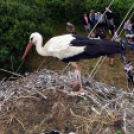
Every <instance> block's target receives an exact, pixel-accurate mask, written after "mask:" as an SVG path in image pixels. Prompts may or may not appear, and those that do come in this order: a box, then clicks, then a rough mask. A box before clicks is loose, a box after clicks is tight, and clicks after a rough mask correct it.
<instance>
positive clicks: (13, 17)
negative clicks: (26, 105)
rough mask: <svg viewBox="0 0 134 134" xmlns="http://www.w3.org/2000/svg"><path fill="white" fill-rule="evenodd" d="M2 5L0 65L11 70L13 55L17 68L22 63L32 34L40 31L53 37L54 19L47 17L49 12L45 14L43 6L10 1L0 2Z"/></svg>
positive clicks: (46, 36) (0, 11)
mask: <svg viewBox="0 0 134 134" xmlns="http://www.w3.org/2000/svg"><path fill="white" fill-rule="evenodd" d="M0 5H1V7H0V14H1V15H0V65H1V68H4V69H8V70H11V68H12V67H11V58H10V57H11V55H12V61H13V64H14V69H15V70H16V69H17V68H18V67H19V65H20V63H21V57H22V55H23V53H24V51H25V48H26V44H27V43H28V39H29V36H30V34H31V33H32V32H39V33H41V34H42V35H43V37H45V38H48V37H49V38H50V37H52V35H53V31H52V28H51V27H50V25H51V23H52V21H51V19H50V18H49V17H47V16H48V14H45V9H44V8H43V7H40V8H39V7H38V6H36V5H33V6H26V5H24V4H21V3H17V2H10V1H7V2H0ZM45 38H44V39H45ZM23 69H24V68H23ZM23 69H22V70H23Z"/></svg>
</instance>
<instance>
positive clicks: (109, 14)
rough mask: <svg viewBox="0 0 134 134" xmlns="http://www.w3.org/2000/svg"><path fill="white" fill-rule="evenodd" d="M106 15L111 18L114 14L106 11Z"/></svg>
mask: <svg viewBox="0 0 134 134" xmlns="http://www.w3.org/2000/svg"><path fill="white" fill-rule="evenodd" d="M106 15H107V19H108V20H110V19H112V18H113V14H112V13H110V12H106Z"/></svg>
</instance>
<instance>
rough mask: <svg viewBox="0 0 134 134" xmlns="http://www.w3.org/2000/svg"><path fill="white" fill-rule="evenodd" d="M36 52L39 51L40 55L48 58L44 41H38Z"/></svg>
mask: <svg viewBox="0 0 134 134" xmlns="http://www.w3.org/2000/svg"><path fill="white" fill-rule="evenodd" d="M36 50H37V52H38V54H39V55H42V56H48V53H47V51H46V50H45V47H43V39H40V40H38V41H37V43H36Z"/></svg>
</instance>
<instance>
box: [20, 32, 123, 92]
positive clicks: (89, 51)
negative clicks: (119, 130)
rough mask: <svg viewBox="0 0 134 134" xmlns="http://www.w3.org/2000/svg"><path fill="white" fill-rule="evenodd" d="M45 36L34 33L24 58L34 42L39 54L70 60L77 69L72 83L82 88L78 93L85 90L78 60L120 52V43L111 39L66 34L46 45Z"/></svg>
mask: <svg viewBox="0 0 134 134" xmlns="http://www.w3.org/2000/svg"><path fill="white" fill-rule="evenodd" d="M42 43H43V38H42V36H41V34H39V33H38V32H35V33H32V34H31V36H30V40H29V44H28V45H27V48H26V50H25V53H24V55H23V57H22V59H24V58H25V56H26V55H27V53H28V51H29V50H30V48H31V47H32V45H33V44H34V45H35V46H36V50H37V52H38V54H40V55H42V56H53V57H56V58H58V59H59V60H61V61H63V62H70V63H71V65H72V66H73V67H74V69H75V73H76V79H75V82H74V83H71V84H72V85H74V86H76V85H77V84H78V81H79V84H80V90H79V92H78V94H77V95H79V94H81V93H82V92H83V90H84V89H83V88H82V84H81V76H80V71H79V70H78V69H77V64H76V63H75V62H76V61H80V60H84V59H89V58H97V57H99V56H105V55H112V54H115V53H120V48H121V46H120V44H119V43H117V42H113V41H109V40H98V39H94V40H92V39H89V38H88V37H86V36H82V35H75V34H65V35H62V36H57V37H53V38H51V39H50V40H49V41H48V42H47V43H46V44H45V45H44V46H42V45H43V44H42Z"/></svg>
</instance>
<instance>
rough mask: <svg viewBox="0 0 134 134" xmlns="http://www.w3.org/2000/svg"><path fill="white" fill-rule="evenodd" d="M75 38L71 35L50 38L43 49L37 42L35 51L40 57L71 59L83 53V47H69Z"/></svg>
mask: <svg viewBox="0 0 134 134" xmlns="http://www.w3.org/2000/svg"><path fill="white" fill-rule="evenodd" d="M74 39H75V38H74V37H73V36H72V35H71V34H67V35H62V36H57V37H53V38H51V39H50V40H49V41H48V42H47V43H46V44H45V46H44V48H43V47H41V45H40V44H41V42H40V41H39V42H37V44H36V49H37V51H38V53H39V54H40V55H42V56H53V57H57V58H59V59H61V60H62V59H63V58H67V57H72V56H74V55H77V54H79V53H82V52H83V51H84V48H85V46H79V47H77V46H71V44H70V42H71V41H72V40H74Z"/></svg>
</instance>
